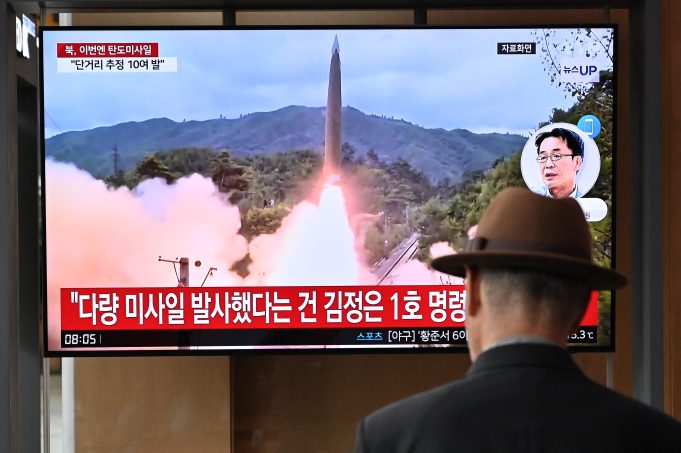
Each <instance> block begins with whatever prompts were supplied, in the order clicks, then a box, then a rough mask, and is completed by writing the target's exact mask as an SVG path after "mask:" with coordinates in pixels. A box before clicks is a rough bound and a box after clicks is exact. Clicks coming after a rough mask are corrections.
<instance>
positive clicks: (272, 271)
mask: <svg viewBox="0 0 681 453" xmlns="http://www.w3.org/2000/svg"><path fill="white" fill-rule="evenodd" d="M615 35H616V30H615V29H614V28H613V27H611V26H603V27H591V28H587V27H581V26H574V27H564V28H542V27H536V28H438V27H408V28H377V27H372V28H353V27H346V28H320V27H308V28H273V27H269V28H246V27H238V28H200V29H196V28H195V29H188V28H172V29H170V28H143V29H142V28H130V29H121V28H115V29H101V28H97V29H81V28H44V29H43V30H42V31H41V36H40V48H41V82H42V83H41V87H42V106H41V108H42V119H43V127H42V152H43V157H44V161H43V164H44V165H43V172H42V177H43V179H42V181H43V182H42V197H43V199H42V201H43V210H44V213H43V214H44V216H43V219H44V221H43V235H44V238H43V239H44V240H43V252H44V255H43V259H44V266H43V268H44V282H45V285H44V306H45V311H44V315H45V320H46V322H45V332H44V333H45V353H46V355H49V356H77V355H127V354H144V353H146V354H225V353H234V352H253V351H260V352H262V351H269V352H284V351H294V352H305V351H308V352H309V351H312V352H320V351H336V352H338V351H346V352H349V351H353V352H356V351H391V352H395V351H399V352H405V351H413V352H443V351H453V350H454V351H465V349H466V348H465V346H466V331H465V304H466V292H465V288H464V286H463V281H462V280H460V279H457V278H453V277H450V276H447V275H443V274H438V273H437V272H435V271H433V270H431V269H430V268H429V266H428V262H429V260H430V259H431V258H432V257H436V256H439V255H442V254H445V253H450V252H452V250H453V249H458V248H459V247H461V246H462V244H463V242H464V241H465V239H466V237H467V234H468V232H469V231H470V229H471V228H474V227H475V225H476V222H477V220H478V218H479V216H480V214H481V212H482V210H483V209H484V208H485V207H486V205H487V203H488V202H489V200H490V198H491V197H492V196H493V195H494V194H495V193H497V192H498V191H499V190H501V189H502V188H504V187H507V186H523V187H528V188H529V189H530V190H533V191H535V192H538V193H543V194H545V195H547V196H556V197H561V196H572V197H576V198H577V199H578V201H579V202H580V204H581V206H582V207H583V209H584V213H585V216H586V218H587V219H588V220H589V222H590V226H591V230H592V232H593V238H594V256H595V258H596V260H597V261H598V262H599V263H600V264H602V265H606V266H612V265H614V257H613V252H614V247H613V244H614V228H613V222H612V220H613V218H614V216H613V209H614V187H615V186H614V178H615V174H614V172H613V169H614V165H613V159H614V156H615V149H616V145H615V133H614V129H615V124H616V121H615V93H616V90H615V80H616V78H615V64H614V63H615V62H614V57H615ZM554 129H560V130H562V131H564V133H568V134H571V135H572V136H574V137H577V138H578V139H579V141H580V142H581V143H583V148H584V155H583V159H582V165H581V167H580V168H579V169H575V172H574V173H573V174H572V178H573V180H572V182H571V185H570V189H571V190H570V191H567V192H561V191H559V190H558V189H556V187H558V186H559V185H556V184H554V183H553V182H554V180H556V179H557V178H558V177H559V176H560V175H558V174H557V172H554V174H551V175H547V174H546V172H543V173H542V172H540V165H539V163H538V162H537V145H536V144H535V138H536V137H537V135H538V134H539V133H542V132H545V131H553V130H554ZM543 167H544V166H542V168H543ZM561 187H562V186H561ZM569 192H572V193H569ZM613 307H614V300H613V295H612V294H611V293H610V292H600V293H594V294H593V295H592V300H591V303H590V305H589V309H588V310H587V314H586V316H585V317H584V319H583V321H582V324H581V326H580V327H579V329H578V330H577V331H575V332H574V333H573V334H572V335H571V337H570V345H571V347H573V348H577V349H579V350H592V351H595V350H610V349H612V347H613V343H614V341H613V339H614V322H613V312H614V310H613Z"/></svg>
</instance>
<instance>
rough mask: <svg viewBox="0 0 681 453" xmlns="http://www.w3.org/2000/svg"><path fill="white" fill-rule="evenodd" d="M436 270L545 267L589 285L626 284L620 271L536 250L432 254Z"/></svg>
mask: <svg viewBox="0 0 681 453" xmlns="http://www.w3.org/2000/svg"><path fill="white" fill-rule="evenodd" d="M430 265H431V267H432V268H433V269H435V270H436V271H439V272H443V273H445V274H449V275H454V276H456V277H465V276H466V269H465V266H466V265H472V266H476V265H477V266H499V267H508V268H522V269H529V270H538V271H545V272H549V273H555V274H558V275H564V276H566V277H567V276H569V277H575V278H578V279H580V280H583V281H584V282H586V283H588V284H589V285H590V287H591V289H616V288H619V287H622V286H624V285H626V283H627V278H626V277H624V276H623V275H622V274H620V273H618V272H616V271H614V270H611V269H607V268H604V267H600V266H597V265H595V264H593V263H592V262H591V261H585V260H581V259H577V258H570V257H566V256H562V255H561V256H557V255H554V254H549V253H538V252H513V251H494V252H487V251H485V252H461V253H456V254H452V255H445V256H441V257H439V258H435V259H434V260H433V261H431V263H430Z"/></svg>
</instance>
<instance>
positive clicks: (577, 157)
mask: <svg viewBox="0 0 681 453" xmlns="http://www.w3.org/2000/svg"><path fill="white" fill-rule="evenodd" d="M534 144H535V145H536V147H537V162H539V172H540V173H541V177H542V181H543V182H544V184H545V185H546V187H547V188H548V189H549V193H550V194H551V196H552V197H553V198H565V197H568V196H569V195H570V194H571V193H572V192H573V191H574V190H575V188H576V184H577V172H578V171H579V169H580V168H581V167H582V163H583V161H584V142H583V141H582V139H581V137H580V136H579V135H578V134H577V133H576V132H573V131H571V130H569V129H564V128H560V127H557V128H555V129H552V130H550V131H547V132H542V133H541V134H539V135H537V138H536V139H535V141H534Z"/></svg>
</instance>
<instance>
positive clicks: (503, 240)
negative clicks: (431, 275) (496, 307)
mask: <svg viewBox="0 0 681 453" xmlns="http://www.w3.org/2000/svg"><path fill="white" fill-rule="evenodd" d="M464 265H480V266H498V267H509V268H523V269H534V270H542V271H546V272H550V273H556V274H561V275H565V276H572V277H576V278H579V279H582V280H584V281H586V282H588V283H589V284H590V285H591V288H592V289H615V288H619V287H620V286H624V285H625V284H626V283H627V279H626V278H625V277H624V276H623V275H621V274H619V273H617V272H615V271H614V270H612V269H608V268H604V267H600V266H597V265H596V264H594V263H593V262H592V261H591V233H590V231H589V227H588V225H587V223H586V220H585V219H584V212H583V211H582V208H581V207H580V206H579V203H577V201H575V200H574V199H573V198H563V199H558V200H556V199H552V198H549V197H544V196H541V195H537V194H535V193H532V192H530V191H529V190H526V189H521V188H510V189H505V190H503V191H501V192H499V193H498V194H497V195H496V196H495V197H494V198H493V199H492V201H491V202H490V204H489V206H488V207H487V209H486V210H485V212H484V213H483V215H482V217H481V218H480V222H479V223H478V227H477V231H476V234H475V237H473V238H469V240H468V241H467V243H466V247H465V248H464V250H462V251H461V252H460V253H455V254H452V255H446V256H442V257H439V258H436V259H434V260H433V261H432V262H431V266H432V267H433V269H435V270H438V271H440V272H444V273H445V274H450V275H456V276H458V277H463V276H465V273H466V272H465V269H464Z"/></svg>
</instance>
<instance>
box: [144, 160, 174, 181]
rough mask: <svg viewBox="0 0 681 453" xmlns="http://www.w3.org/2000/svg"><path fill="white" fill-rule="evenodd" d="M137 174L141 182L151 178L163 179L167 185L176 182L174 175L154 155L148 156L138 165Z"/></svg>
mask: <svg viewBox="0 0 681 453" xmlns="http://www.w3.org/2000/svg"><path fill="white" fill-rule="evenodd" d="M135 173H136V175H137V178H138V180H139V181H143V180H145V179H149V178H163V179H165V180H166V182H167V183H172V182H174V181H175V178H174V177H173V175H171V174H170V172H169V171H168V167H167V166H166V165H165V164H164V163H163V162H161V161H160V160H159V158H158V157H156V156H154V155H149V154H148V155H147V156H146V157H145V158H144V159H142V161H141V162H140V163H139V164H137V167H136V168H135Z"/></svg>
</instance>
